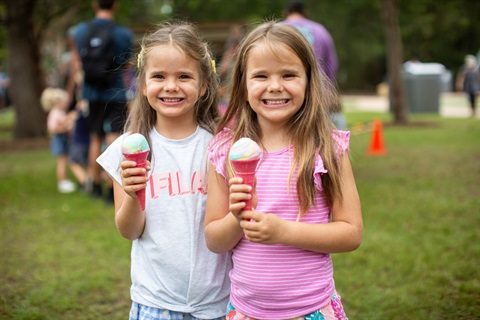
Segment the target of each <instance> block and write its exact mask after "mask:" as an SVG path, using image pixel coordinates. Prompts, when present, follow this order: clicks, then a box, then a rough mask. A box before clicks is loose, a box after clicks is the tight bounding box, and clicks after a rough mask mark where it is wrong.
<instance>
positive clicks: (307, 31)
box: [283, 0, 346, 130]
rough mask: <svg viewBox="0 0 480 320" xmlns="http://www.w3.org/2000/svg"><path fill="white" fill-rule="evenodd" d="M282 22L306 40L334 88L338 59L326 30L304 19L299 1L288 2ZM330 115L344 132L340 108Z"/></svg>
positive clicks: (304, 15) (302, 6)
mask: <svg viewBox="0 0 480 320" xmlns="http://www.w3.org/2000/svg"><path fill="white" fill-rule="evenodd" d="M283 22H284V23H286V24H289V25H291V26H294V27H296V28H297V29H298V30H299V31H300V32H301V33H302V34H303V36H304V37H305V38H306V39H307V40H308V42H309V43H310V44H311V45H312V47H313V51H314V52H315V56H316V58H317V61H318V65H319V66H320V69H321V70H322V71H323V72H324V73H325V74H326V76H327V77H328V78H329V79H330V81H331V82H332V84H333V85H334V86H336V84H337V82H336V76H337V69H338V58H337V51H336V49H335V44H334V42H333V39H332V36H331V35H330V33H329V32H328V30H327V29H326V28H325V27H324V26H323V25H321V24H320V23H318V22H315V21H312V20H310V19H307V18H306V13H305V3H304V2H303V1H301V0H293V1H290V2H289V4H288V5H287V7H286V9H285V20H284V21H283ZM330 114H331V116H332V120H333V122H334V123H335V125H336V126H337V128H338V129H341V130H344V129H345V127H346V121H345V118H344V117H343V115H342V114H341V106H332V110H331V113H330Z"/></svg>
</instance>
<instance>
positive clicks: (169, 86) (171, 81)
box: [164, 79, 178, 92]
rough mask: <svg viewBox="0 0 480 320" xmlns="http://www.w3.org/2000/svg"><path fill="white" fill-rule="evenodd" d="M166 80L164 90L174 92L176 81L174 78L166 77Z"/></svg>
mask: <svg viewBox="0 0 480 320" xmlns="http://www.w3.org/2000/svg"><path fill="white" fill-rule="evenodd" d="M166 81H167V82H166V83H165V87H164V90H165V91H167V92H172V91H173V92H176V91H178V86H177V83H176V81H175V80H174V79H167V80H166Z"/></svg>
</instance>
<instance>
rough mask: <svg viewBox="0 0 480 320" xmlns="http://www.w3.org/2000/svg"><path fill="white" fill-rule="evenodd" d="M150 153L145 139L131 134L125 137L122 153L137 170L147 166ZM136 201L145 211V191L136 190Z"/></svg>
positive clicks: (138, 134)
mask: <svg viewBox="0 0 480 320" xmlns="http://www.w3.org/2000/svg"><path fill="white" fill-rule="evenodd" d="M149 152H150V147H149V146H148V141H147V139H146V138H145V137H144V136H143V135H141V134H140V133H133V134H131V135H129V136H128V137H126V138H125V139H124V140H123V143H122V153H123V155H124V156H125V159H127V160H129V161H135V162H136V163H137V168H145V167H146V165H147V157H148V153H149ZM136 193H137V197H138V201H139V202H140V208H141V209H142V210H145V189H142V190H138V191H137V192H136Z"/></svg>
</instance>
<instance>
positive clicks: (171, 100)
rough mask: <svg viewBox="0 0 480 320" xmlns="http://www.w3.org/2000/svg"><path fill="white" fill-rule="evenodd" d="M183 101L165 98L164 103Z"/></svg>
mask: <svg viewBox="0 0 480 320" xmlns="http://www.w3.org/2000/svg"><path fill="white" fill-rule="evenodd" d="M180 100H181V99H168V98H163V101H165V102H179V101H180Z"/></svg>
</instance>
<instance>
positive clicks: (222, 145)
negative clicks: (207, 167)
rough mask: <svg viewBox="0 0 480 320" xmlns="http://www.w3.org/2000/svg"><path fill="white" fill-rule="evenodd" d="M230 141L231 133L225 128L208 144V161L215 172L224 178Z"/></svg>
mask: <svg viewBox="0 0 480 320" xmlns="http://www.w3.org/2000/svg"><path fill="white" fill-rule="evenodd" d="M231 141H232V132H231V130H230V129H228V128H225V129H223V130H222V131H220V132H219V133H218V134H217V135H215V137H213V139H212V141H210V143H209V144H208V159H209V160H210V162H211V163H212V165H213V167H214V168H215V171H217V172H218V173H219V174H221V175H222V176H223V177H226V162H227V155H228V150H229V149H230V144H231Z"/></svg>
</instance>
